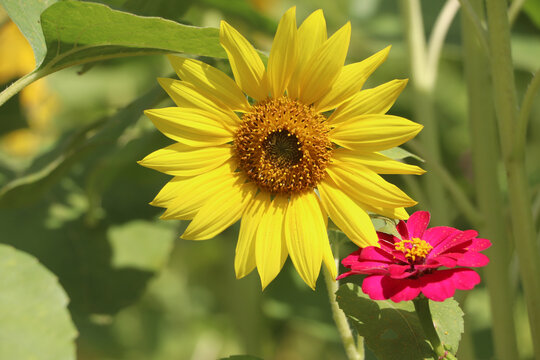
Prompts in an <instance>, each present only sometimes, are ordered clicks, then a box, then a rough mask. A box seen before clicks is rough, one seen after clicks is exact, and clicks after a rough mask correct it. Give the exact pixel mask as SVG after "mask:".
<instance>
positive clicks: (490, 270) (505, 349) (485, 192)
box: [460, 0, 519, 359]
mask: <svg viewBox="0 0 540 360" xmlns="http://www.w3.org/2000/svg"><path fill="white" fill-rule="evenodd" d="M472 5H473V7H474V9H475V11H476V12H477V14H478V15H479V16H480V17H481V18H482V19H483V18H484V17H485V12H484V9H483V3H482V0H472ZM462 26H463V27H462V34H463V49H464V51H465V53H464V56H463V59H464V67H465V75H466V82H467V89H468V91H467V93H468V98H469V104H468V109H469V124H470V129H471V138H472V139H473V141H472V143H471V150H472V160H473V168H474V183H475V188H476V195H477V202H478V208H479V211H480V213H481V214H482V215H483V221H482V223H481V224H480V226H479V229H478V230H479V231H480V233H481V234H482V237H487V238H488V239H490V240H491V241H492V242H493V246H492V247H491V248H489V249H488V250H487V251H486V255H488V256H489V258H490V260H491V261H490V264H489V265H488V266H487V267H486V268H485V269H484V274H485V279H486V283H487V288H488V291H489V294H490V297H489V300H490V305H491V306H490V309H491V319H492V323H493V326H492V332H493V338H494V341H493V342H494V345H495V358H497V359H518V358H519V354H518V350H517V343H516V336H515V334H516V332H515V324H514V317H513V311H512V309H513V308H514V292H513V291H508V289H510V288H511V286H510V271H509V266H510V261H511V256H512V250H513V249H512V246H511V243H510V241H508V237H507V234H508V230H507V226H506V218H505V213H504V208H505V205H504V201H503V196H502V191H501V185H500V183H499V177H498V165H499V163H500V161H499V159H500V151H499V148H498V139H497V123H496V120H495V112H494V109H493V99H492V97H491V92H490V90H491V81H490V75H489V58H488V57H487V54H486V53H485V52H484V51H483V49H482V48H481V47H480V46H479V44H478V41H477V39H476V38H474V37H471V36H466V34H470V32H471V28H472V27H473V24H472V23H471V22H470V20H469V19H468V18H467V17H466V16H463V17H462ZM460 349H461V346H460Z"/></svg>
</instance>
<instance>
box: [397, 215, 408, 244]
mask: <svg viewBox="0 0 540 360" xmlns="http://www.w3.org/2000/svg"><path fill="white" fill-rule="evenodd" d="M396 229H397V231H398V233H399V235H401V238H402V239H407V240H408V239H409V230H407V224H406V223H405V221H403V220H400V221H399V223H398V224H397V226H396Z"/></svg>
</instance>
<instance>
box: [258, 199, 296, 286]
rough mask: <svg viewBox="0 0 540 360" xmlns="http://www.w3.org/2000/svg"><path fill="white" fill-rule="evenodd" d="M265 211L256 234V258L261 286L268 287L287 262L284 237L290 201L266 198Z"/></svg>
mask: <svg viewBox="0 0 540 360" xmlns="http://www.w3.org/2000/svg"><path fill="white" fill-rule="evenodd" d="M264 201H265V209H264V213H263V214H262V217H261V221H260V223H259V227H258V229H257V234H256V245H255V257H256V261H257V270H258V271H259V276H260V277H261V285H262V288H263V290H264V288H266V286H267V285H268V284H269V283H270V282H271V281H272V280H274V278H275V277H276V276H277V274H279V272H280V271H281V268H282V267H283V264H284V263H285V260H287V245H286V243H285V239H284V236H283V222H284V217H285V210H286V208H287V203H288V200H287V198H286V197H284V196H276V197H275V198H274V199H273V200H270V197H269V196H266V199H265V200H264Z"/></svg>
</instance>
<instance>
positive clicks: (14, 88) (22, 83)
mask: <svg viewBox="0 0 540 360" xmlns="http://www.w3.org/2000/svg"><path fill="white" fill-rule="evenodd" d="M48 74H49V72H48V71H46V70H34V71H32V72H31V73H29V74H26V75H24V76H23V77H21V78H20V79H18V80H17V81H15V82H14V83H12V84H11V85H9V86H8V87H7V88H5V89H4V90H3V91H2V92H0V106H2V105H3V104H4V103H5V102H6V101H8V100H9V99H11V98H12V97H13V96H15V95H16V94H17V93H18V92H19V91H21V90H22V89H24V88H25V87H26V86H28V85H30V84H31V83H33V82H34V81H36V80H38V79H40V78H42V77H44V76H46V75H48Z"/></svg>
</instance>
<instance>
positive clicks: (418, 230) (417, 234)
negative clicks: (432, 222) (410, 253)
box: [407, 211, 430, 239]
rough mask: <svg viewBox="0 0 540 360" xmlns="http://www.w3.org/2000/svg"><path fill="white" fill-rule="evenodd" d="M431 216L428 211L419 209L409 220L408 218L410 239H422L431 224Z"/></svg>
mask: <svg viewBox="0 0 540 360" xmlns="http://www.w3.org/2000/svg"><path fill="white" fill-rule="evenodd" d="M429 218H430V215H429V212H427V211H417V212H415V213H414V214H412V215H411V216H410V217H409V220H407V230H408V232H409V239H412V238H419V239H422V237H423V236H424V231H426V228H427V226H428V224H429Z"/></svg>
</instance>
